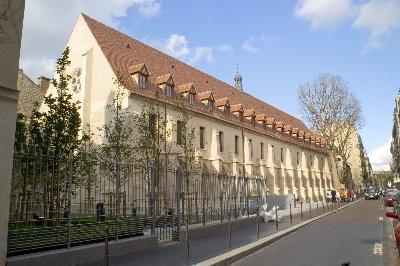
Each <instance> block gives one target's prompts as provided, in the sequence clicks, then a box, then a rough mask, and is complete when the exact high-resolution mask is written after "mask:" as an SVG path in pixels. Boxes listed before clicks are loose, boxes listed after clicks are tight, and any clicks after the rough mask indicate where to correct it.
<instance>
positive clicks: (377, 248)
mask: <svg viewBox="0 0 400 266" xmlns="http://www.w3.org/2000/svg"><path fill="white" fill-rule="evenodd" d="M374 255H379V256H382V244H381V243H375V245H374Z"/></svg>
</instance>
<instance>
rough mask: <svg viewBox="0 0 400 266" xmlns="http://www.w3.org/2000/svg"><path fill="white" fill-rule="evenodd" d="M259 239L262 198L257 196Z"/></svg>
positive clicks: (258, 233) (258, 234)
mask: <svg viewBox="0 0 400 266" xmlns="http://www.w3.org/2000/svg"><path fill="white" fill-rule="evenodd" d="M257 238H260V196H257Z"/></svg>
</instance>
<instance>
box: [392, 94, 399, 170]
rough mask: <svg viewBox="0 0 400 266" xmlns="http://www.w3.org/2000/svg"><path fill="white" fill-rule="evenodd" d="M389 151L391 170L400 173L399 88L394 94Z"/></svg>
mask: <svg viewBox="0 0 400 266" xmlns="http://www.w3.org/2000/svg"><path fill="white" fill-rule="evenodd" d="M390 152H391V153H392V165H391V168H392V171H393V172H394V173H396V174H400V90H399V92H398V94H397V96H396V99H395V108H394V110H393V129H392V143H391V147H390Z"/></svg>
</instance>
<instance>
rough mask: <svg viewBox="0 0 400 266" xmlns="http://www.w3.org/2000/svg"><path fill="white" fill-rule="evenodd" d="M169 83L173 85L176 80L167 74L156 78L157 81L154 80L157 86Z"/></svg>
mask: <svg viewBox="0 0 400 266" xmlns="http://www.w3.org/2000/svg"><path fill="white" fill-rule="evenodd" d="M167 82H169V83H171V85H173V84H174V79H173V78H172V75H171V74H165V75H162V76H159V77H156V79H155V80H154V83H155V84H157V85H160V84H164V83H167Z"/></svg>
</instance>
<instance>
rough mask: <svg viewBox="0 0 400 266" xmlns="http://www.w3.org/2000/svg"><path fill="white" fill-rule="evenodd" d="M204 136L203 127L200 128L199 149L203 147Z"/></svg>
mask: <svg viewBox="0 0 400 266" xmlns="http://www.w3.org/2000/svg"><path fill="white" fill-rule="evenodd" d="M204 134H205V128H204V127H200V149H204V148H205V145H204Z"/></svg>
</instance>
